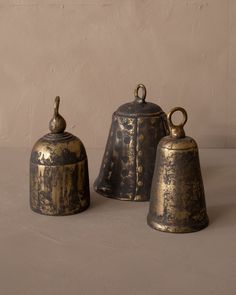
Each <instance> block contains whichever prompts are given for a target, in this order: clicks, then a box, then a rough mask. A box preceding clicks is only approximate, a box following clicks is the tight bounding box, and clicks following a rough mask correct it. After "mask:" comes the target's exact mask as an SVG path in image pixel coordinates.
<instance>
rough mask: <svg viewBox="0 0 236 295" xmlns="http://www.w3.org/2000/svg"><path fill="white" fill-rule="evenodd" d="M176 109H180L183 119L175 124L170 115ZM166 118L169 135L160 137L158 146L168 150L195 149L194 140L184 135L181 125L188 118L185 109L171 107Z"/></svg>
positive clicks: (182, 125)
mask: <svg viewBox="0 0 236 295" xmlns="http://www.w3.org/2000/svg"><path fill="white" fill-rule="evenodd" d="M177 111H180V112H181V113H182V114H183V121H182V122H181V123H180V124H179V125H175V124H174V123H173V121H172V115H173V114H174V113H175V112H177ZM167 119H168V125H169V129H170V135H169V136H166V137H163V138H162V140H161V141H160V147H161V148H166V149H169V150H188V149H196V148H197V143H196V141H195V140H194V139H193V138H191V137H189V136H185V132H184V128H183V127H184V125H185V124H186V122H187V120H188V115H187V112H186V111H185V109H183V108H180V107H177V108H174V109H172V110H171V111H170V112H169V114H168V115H167Z"/></svg>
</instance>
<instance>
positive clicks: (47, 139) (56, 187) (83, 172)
mask: <svg viewBox="0 0 236 295" xmlns="http://www.w3.org/2000/svg"><path fill="white" fill-rule="evenodd" d="M89 204H90V193H89V177H88V161H87V155H86V151H85V148H84V146H83V144H82V142H81V141H80V139H78V138H77V137H75V136H74V135H72V134H70V133H68V132H60V133H49V134H47V135H45V136H44V137H42V138H41V139H39V140H38V141H37V142H36V144H35V145H34V147H33V150H32V153H31V158H30V207H31V209H32V210H33V211H35V212H37V213H40V214H44V215H70V214H76V213H79V212H81V211H84V210H85V209H87V208H88V207H89Z"/></svg>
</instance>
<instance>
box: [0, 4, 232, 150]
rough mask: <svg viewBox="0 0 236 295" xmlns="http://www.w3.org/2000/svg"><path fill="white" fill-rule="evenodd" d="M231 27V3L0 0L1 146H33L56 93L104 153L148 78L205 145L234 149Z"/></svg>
mask: <svg viewBox="0 0 236 295" xmlns="http://www.w3.org/2000/svg"><path fill="white" fill-rule="evenodd" d="M235 25H236V1H233V0H18V1H17V0H0V40H1V43H0V146H9V147H11V146H21V147H23V146H24V147H26V146H27V147H29V146H31V145H32V144H33V143H34V141H35V140H36V139H37V138H39V137H40V136H41V135H43V134H44V133H46V132H47V130H48V121H49V120H50V118H51V114H52V111H53V100H54V97H55V96H56V95H60V96H61V98H62V103H61V113H62V114H63V116H64V117H65V118H66V119H67V123H68V128H67V130H68V131H70V132H73V133H75V134H76V135H78V136H79V137H80V138H81V139H82V140H83V142H84V143H85V145H86V147H103V146H104V145H105V142H106V139H107V135H108V130H109V127H110V123H111V115H112V112H113V111H114V110H115V109H116V108H117V107H118V106H119V105H120V104H122V103H125V102H127V101H129V100H132V99H133V88H134V87H135V85H136V84H137V83H138V82H142V83H144V84H145V85H146V87H147V89H148V98H147V99H148V100H150V101H153V102H156V103H158V104H160V105H161V106H162V107H163V109H164V110H166V111H168V110H169V109H170V108H171V107H173V106H183V107H185V108H186V109H187V111H188V113H189V121H188V125H187V127H186V130H187V131H188V134H189V135H191V136H193V137H195V138H196V139H197V140H198V142H199V145H200V146H201V147H236V131H235V128H236V115H235V112H236V79H235V78H236V26H235Z"/></svg>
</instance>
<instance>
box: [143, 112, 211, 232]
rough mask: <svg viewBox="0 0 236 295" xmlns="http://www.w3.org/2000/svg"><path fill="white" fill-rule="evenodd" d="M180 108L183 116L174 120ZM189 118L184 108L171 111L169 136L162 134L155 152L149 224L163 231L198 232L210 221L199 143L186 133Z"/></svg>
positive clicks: (169, 115)
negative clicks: (181, 119)
mask: <svg viewBox="0 0 236 295" xmlns="http://www.w3.org/2000/svg"><path fill="white" fill-rule="evenodd" d="M177 111H180V112H182V114H183V117H184V120H183V122H182V123H181V124H179V125H175V124H174V123H173V121H172V115H173V114H174V113H175V112H177ZM186 121H187V113H186V111H185V110H184V109H183V108H174V109H173V110H172V111H171V112H170V113H169V114H168V124H169V128H170V136H166V137H163V138H162V140H161V141H160V143H159V145H158V148H157V153H156V166H155V172H154V176H153V179H152V189H151V199H150V208H149V214H148V224H149V225H150V226H151V227H153V228H154V229H157V230H160V231H164V232H172V233H187V232H195V231H198V230H201V229H203V228H205V227H206V226H207V225H208V216H207V210H206V203H205V194H204V187H203V181H202V175H201V168H200V162H199V153H198V147H197V143H196V142H195V140H194V139H192V138H191V137H188V136H185V132H184V129H183V126H184V125H185V123H186Z"/></svg>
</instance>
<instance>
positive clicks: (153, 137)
mask: <svg viewBox="0 0 236 295" xmlns="http://www.w3.org/2000/svg"><path fill="white" fill-rule="evenodd" d="M139 90H142V95H141V96H139V95H138V92H139ZM134 96H135V99H134V101H133V102H131V103H126V104H124V105H122V106H120V107H119V108H118V110H117V111H116V112H115V113H114V114H113V118H112V125H111V129H110V134H109V137H108V141H107V145H106V150H105V153H104V157H103V160H102V165H101V169H100V173H99V175H98V177H97V179H96V181H95V183H94V188H95V190H96V191H97V192H98V193H100V194H101V195H103V196H106V197H110V198H114V199H119V200H127V201H147V200H149V198H150V189H151V181H152V176H153V171H154V165H155V156H156V148H157V144H158V142H159V141H160V139H161V138H162V137H163V136H165V135H166V134H168V132H169V129H168V127H167V119H166V114H165V113H164V112H163V111H162V109H161V108H160V107H159V106H158V105H156V104H153V103H150V102H146V101H145V100H146V88H145V86H144V85H143V84H139V85H138V86H137V87H136V88H135V91H134Z"/></svg>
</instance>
